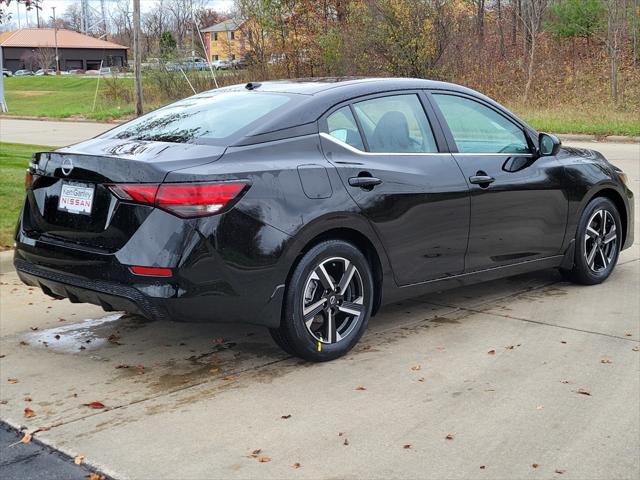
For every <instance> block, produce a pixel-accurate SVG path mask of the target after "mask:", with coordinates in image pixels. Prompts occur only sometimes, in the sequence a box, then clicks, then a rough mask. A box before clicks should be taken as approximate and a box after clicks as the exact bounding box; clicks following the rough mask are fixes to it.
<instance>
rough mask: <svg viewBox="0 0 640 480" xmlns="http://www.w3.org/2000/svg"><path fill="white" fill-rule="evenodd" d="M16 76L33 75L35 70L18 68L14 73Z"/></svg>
mask: <svg viewBox="0 0 640 480" xmlns="http://www.w3.org/2000/svg"><path fill="white" fill-rule="evenodd" d="M13 76H14V77H31V76H33V72H32V71H31V70H16V71H15V72H14V74H13Z"/></svg>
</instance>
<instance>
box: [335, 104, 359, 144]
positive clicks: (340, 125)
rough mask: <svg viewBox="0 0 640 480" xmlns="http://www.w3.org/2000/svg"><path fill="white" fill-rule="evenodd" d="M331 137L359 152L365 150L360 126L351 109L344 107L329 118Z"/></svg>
mask: <svg viewBox="0 0 640 480" xmlns="http://www.w3.org/2000/svg"><path fill="white" fill-rule="evenodd" d="M327 128H328V130H329V135H331V136H332V137H335V138H337V139H338V140H340V141H341V142H344V143H347V144H349V145H351V146H352V147H354V148H357V149H358V150H364V145H363V143H362V137H360V132H359V131H358V125H357V124H356V120H355V118H353V115H352V113H351V110H350V109H349V107H342V108H341V109H339V110H336V111H335V112H333V113H332V114H331V115H329V116H328V117H327Z"/></svg>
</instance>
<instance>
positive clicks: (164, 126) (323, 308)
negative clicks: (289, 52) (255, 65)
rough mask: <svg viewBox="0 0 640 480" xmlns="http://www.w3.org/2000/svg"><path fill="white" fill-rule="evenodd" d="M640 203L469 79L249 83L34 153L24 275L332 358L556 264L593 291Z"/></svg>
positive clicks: (625, 239) (82, 296) (56, 288)
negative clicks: (388, 318) (259, 330)
mask: <svg viewBox="0 0 640 480" xmlns="http://www.w3.org/2000/svg"><path fill="white" fill-rule="evenodd" d="M632 209H633V194H632V193H631V191H630V190H629V188H628V186H627V177H626V176H625V174H624V173H623V172H622V171H620V170H619V169H618V168H616V167H615V166H613V165H611V164H610V163H608V162H607V160H606V159H605V158H604V157H603V156H602V155H601V154H599V153H598V152H594V151H590V150H582V149H575V148H566V147H562V146H561V145H560V142H559V141H558V139H557V138H555V137H554V136H552V135H548V134H544V133H540V134H538V133H537V132H536V131H534V130H533V129H532V128H531V127H529V126H528V125H526V124H525V123H524V122H523V121H522V120H520V119H519V118H517V117H516V116H515V115H514V114H512V113H511V112H509V111H508V110H506V109H505V108H503V107H502V106H500V105H498V104H497V103H496V102H494V101H492V100H491V99H489V98H487V97H485V96H483V95H481V94H479V93H477V92H475V91H473V90H470V89H468V88H464V87H461V86H457V85H453V84H449V83H441V82H434V81H427V80H417V79H375V78H372V79H353V78H351V79H335V78H334V79H312V80H300V81H278V82H264V83H249V84H246V85H236V86H232V87H226V88H220V89H217V90H213V91H208V92H205V93H201V94H199V95H195V96H193V97H190V98H187V99H185V100H182V101H179V102H177V103H174V104H172V105H169V106H167V107H164V108H162V109H159V110H156V111H154V112H151V113H149V114H147V115H145V116H142V117H140V118H138V119H136V120H133V121H131V122H129V123H126V124H124V125H121V126H118V127H116V128H114V129H113V130H110V131H109V132H106V133H104V134H102V135H100V136H98V137H96V138H94V139H92V140H88V141H85V142H82V143H79V144H77V145H73V146H70V147H66V148H62V149H59V150H56V151H54V152H43V153H38V154H36V155H35V156H34V159H33V161H32V163H31V164H30V166H29V170H28V173H27V198H26V202H25V205H24V208H23V211H22V214H21V218H20V222H19V225H18V228H17V233H16V250H15V266H16V269H17V271H18V274H19V276H20V278H21V279H22V280H23V281H24V282H25V283H27V284H28V285H34V286H38V287H40V288H42V290H43V291H44V292H45V293H46V294H48V295H51V296H53V297H56V298H59V297H65V298H68V299H69V300H70V301H72V302H89V303H93V304H97V305H101V306H102V307H103V308H104V309H105V310H107V311H112V310H124V311H128V312H134V313H138V314H141V315H144V316H146V317H148V318H151V319H173V320H177V321H196V322H217V321H220V322H249V323H254V324H259V325H263V326H266V327H268V328H269V330H270V332H271V335H272V336H273V338H274V340H275V341H276V342H277V343H278V345H280V346H281V347H282V348H283V349H284V350H286V351H287V352H289V353H291V354H293V355H297V356H300V357H302V358H305V359H307V360H312V361H324V360H331V359H334V358H336V357H339V356H340V355H343V354H344V353H345V352H347V351H349V349H350V348H352V347H353V346H354V344H355V343H356V342H357V341H358V339H359V338H360V336H361V335H362V334H363V332H364V330H365V328H366V326H367V323H368V321H369V318H370V317H371V316H373V315H375V314H376V312H377V311H378V310H379V309H380V307H381V305H383V304H385V303H389V302H393V301H397V300H400V299H403V298H406V297H412V296H416V295H421V294H424V293H426V292H432V291H438V290H442V289H444V288H448V287H456V286H460V285H465V284H469V283H474V282H479V281H484V280H490V279H495V278H498V277H505V276H509V275H515V274H520V273H523V272H528V271H532V270H538V269H546V268H558V269H560V271H561V272H563V274H564V275H566V278H568V279H570V280H572V281H574V282H577V283H581V284H585V285H593V284H597V283H600V282H602V281H603V280H605V279H606V278H607V277H608V276H609V275H610V274H611V272H612V270H613V268H614V266H615V264H616V261H617V259H618V254H619V252H620V250H621V249H624V248H627V247H629V246H630V245H631V244H632V243H633V224H632V222H633V211H632Z"/></svg>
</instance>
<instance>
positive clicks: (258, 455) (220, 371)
mask: <svg viewBox="0 0 640 480" xmlns="http://www.w3.org/2000/svg"><path fill="white" fill-rule="evenodd" d="M598 148H599V149H600V150H602V151H603V152H604V153H605V154H607V155H609V156H610V158H612V159H613V160H614V161H615V162H616V163H618V164H619V165H620V166H621V167H623V168H624V169H625V170H626V171H627V172H628V173H629V174H630V176H631V178H632V180H633V182H634V185H635V186H634V190H635V191H636V192H640V188H639V187H640V184H639V177H640V147H638V146H636V145H626V146H623V147H620V146H619V145H605V144H602V145H598ZM638 210H640V209H638V208H636V213H637V212H638ZM639 223H640V221H639V220H638V218H636V227H638V224H639ZM636 240H637V242H638V241H640V234H639V232H638V229H636ZM0 279H1V281H2V284H1V285H0V295H1V302H2V303H1V305H0V316H1V323H0V330H1V331H0V333H1V339H0V348H1V353H2V355H3V356H4V357H3V358H2V359H0V372H1V375H0V381H1V382H2V383H0V399H1V400H2V404H1V405H0V418H2V419H3V420H6V421H8V422H10V423H11V424H12V425H15V426H25V427H26V428H28V429H29V430H34V429H36V428H38V427H49V430H47V431H44V432H40V433H38V434H37V437H38V438H39V439H41V440H43V441H44V442H47V443H49V444H51V445H53V446H55V447H56V448H59V449H61V450H63V451H64V452H67V453H68V454H70V455H71V456H75V455H78V454H81V455H85V457H86V461H87V462H89V463H90V464H92V465H94V466H97V467H98V468H100V469H102V470H103V471H104V472H106V473H109V474H111V475H113V476H114V477H116V478H135V479H157V478H168V479H200V478H205V477H206V478H260V479H262V478H309V479H317V478H385V479H386V478H487V479H489V478H490V479H496V478H505V479H507V478H508V479H513V478H552V477H558V478H575V479H585V478H594V479H596V478H637V477H638V475H640V460H639V458H638V450H639V448H640V407H639V402H640V351H639V350H640V348H639V345H640V254H639V248H638V243H636V244H635V245H634V247H633V248H632V249H630V250H627V251H625V252H623V254H622V256H621V259H620V264H619V265H618V267H617V269H616V271H615V273H614V274H613V276H612V277H611V278H610V279H609V281H607V282H606V283H604V284H603V285H599V286H594V287H579V286H574V285H571V284H567V283H563V282H562V281H561V279H560V278H559V275H558V274H557V273H556V272H555V271H543V272H538V273H534V274H528V275H522V276H518V277H513V278H509V279H504V280H499V281H494V282H490V283H486V284H481V285H476V286H472V287H467V288H464V289H457V290H451V291H447V292H443V293H439V294H431V295H428V296H424V297H420V298H416V299H414V300H411V301H407V302H403V303H399V304H395V305H391V306H388V307H386V308H384V309H383V310H382V312H381V313H380V314H379V315H378V316H377V317H376V318H374V319H373V320H372V322H371V324H370V329H369V331H368V332H367V333H366V334H365V336H364V337H363V339H362V341H361V343H360V344H359V346H358V347H357V348H356V349H355V350H354V351H353V352H352V353H351V354H349V355H348V356H347V357H345V358H343V359H340V360H337V361H334V362H330V363H326V364H307V363H303V362H301V361H298V360H296V359H293V358H290V357H287V356H286V355H284V354H283V353H281V352H280V351H279V350H278V348H277V347H275V346H274V345H273V344H272V342H271V340H270V338H269V337H268V335H267V333H266V332H265V331H263V330H261V329H259V328H257V327H251V326H233V325H226V326H225V325H193V324H177V323H160V322H156V323H149V322H146V321H144V320H143V319H141V318H139V317H134V316H121V315H119V314H115V315H114V314H110V315H107V314H105V313H104V312H102V311H101V310H100V309H98V308H96V307H92V306H86V305H72V304H70V303H69V302H67V301H66V300H63V301H54V300H50V299H48V298H46V297H44V296H43V295H42V294H41V293H39V292H38V291H36V290H34V289H30V288H27V287H24V286H22V285H20V284H19V282H18V281H17V278H16V276H15V274H5V275H2V276H1V277H0ZM9 379H15V381H16V382H15V383H14V380H11V381H9ZM29 398H30V399H31V401H27V399H29ZM94 401H97V402H101V403H102V404H104V406H105V407H106V408H104V409H93V408H91V407H89V406H87V405H88V404H90V403H91V402H94ZM5 402H6V403H5ZM96 406H98V405H96ZM26 407H29V408H31V409H32V410H34V412H35V414H36V415H35V416H34V417H32V418H28V419H27V418H25V417H24V409H25V408H26ZM12 448H21V447H20V446H17V447H12ZM261 460H262V461H261Z"/></svg>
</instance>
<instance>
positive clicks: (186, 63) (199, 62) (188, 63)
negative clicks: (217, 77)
mask: <svg viewBox="0 0 640 480" xmlns="http://www.w3.org/2000/svg"><path fill="white" fill-rule="evenodd" d="M179 64H180V65H181V66H182V68H183V70H196V71H203V70H209V62H207V60H206V59H204V58H202V57H188V58H185V59H183V60H181V61H180V62H179Z"/></svg>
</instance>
